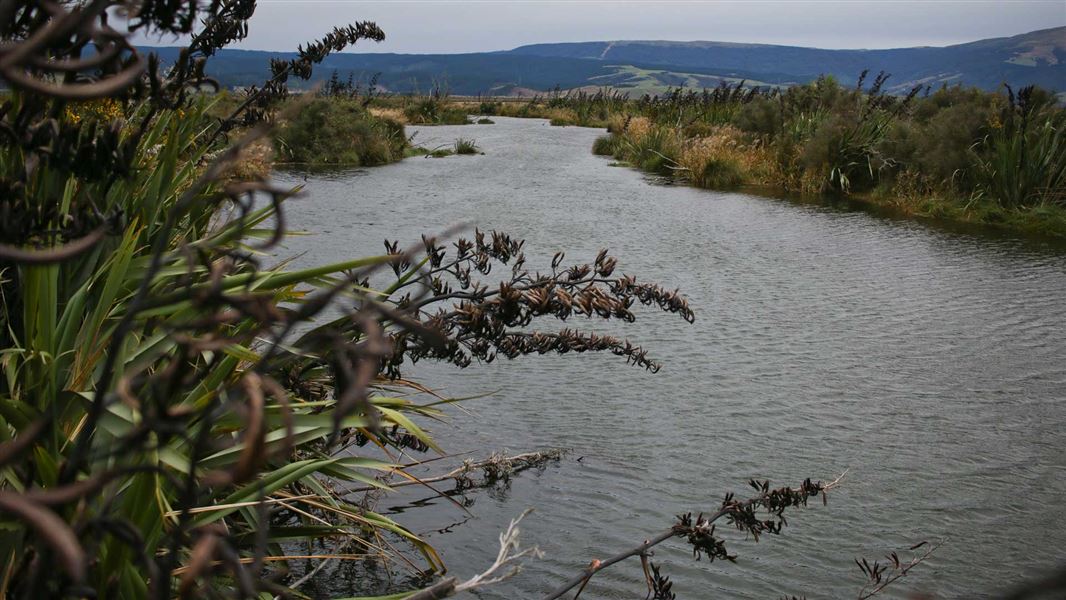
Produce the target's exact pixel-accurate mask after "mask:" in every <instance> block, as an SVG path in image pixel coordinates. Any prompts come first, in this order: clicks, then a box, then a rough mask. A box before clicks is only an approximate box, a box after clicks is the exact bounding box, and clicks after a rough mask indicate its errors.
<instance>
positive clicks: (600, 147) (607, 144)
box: [592, 135, 618, 156]
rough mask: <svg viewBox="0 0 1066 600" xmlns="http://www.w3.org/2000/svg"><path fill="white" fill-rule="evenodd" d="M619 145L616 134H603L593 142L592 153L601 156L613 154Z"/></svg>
mask: <svg viewBox="0 0 1066 600" xmlns="http://www.w3.org/2000/svg"><path fill="white" fill-rule="evenodd" d="M617 147H618V140H617V138H615V136H614V135H601V136H600V137H598V138H596V141H595V142H593V143H592V153H593V154H597V155H599V156H613V155H614V153H615V151H616V149H617Z"/></svg>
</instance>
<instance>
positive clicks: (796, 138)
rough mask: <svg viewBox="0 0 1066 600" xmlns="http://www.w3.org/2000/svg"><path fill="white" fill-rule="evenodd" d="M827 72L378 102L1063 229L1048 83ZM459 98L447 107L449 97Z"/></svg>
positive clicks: (900, 204) (1063, 162) (975, 219)
mask: <svg viewBox="0 0 1066 600" xmlns="http://www.w3.org/2000/svg"><path fill="white" fill-rule="evenodd" d="M886 79H887V77H885V76H878V77H876V78H874V79H873V81H872V82H871V83H870V85H869V86H865V87H864V86H863V85H862V83H861V82H860V85H859V86H857V87H855V88H844V87H842V86H840V85H839V84H838V83H837V82H836V81H835V80H833V79H832V78H822V79H819V80H817V81H815V82H813V83H810V84H807V85H803V86H796V87H793V88H790V89H788V90H787V91H784V92H780V91H778V90H760V89H749V88H745V87H743V86H741V85H737V86H733V87H728V86H723V87H720V88H718V89H714V90H703V91H699V92H697V91H693V90H682V89H678V90H675V91H674V92H672V93H669V94H666V95H664V96H655V97H649V96H644V97H642V98H639V99H629V98H628V97H626V96H625V95H623V94H620V93H618V92H611V91H608V90H604V91H601V92H598V93H587V92H574V93H567V94H562V93H554V94H548V95H545V96H541V97H535V98H532V99H530V100H528V101H525V102H514V101H509V102H502V101H494V100H485V101H480V102H470V101H451V100H449V99H448V98H447V97H446V96H443V97H435V98H431V99H426V100H417V99H411V98H395V97H394V98H385V99H374V100H373V102H372V105H374V106H376V107H377V108H372V109H371V110H372V111H373V110H378V111H392V112H393V113H394V114H395V113H406V112H410V111H411V107H414V106H422V105H424V104H425V103H427V102H429V103H437V104H439V105H440V106H438V107H437V109H435V110H436V112H437V113H444V112H456V111H458V112H464V113H469V114H474V115H484V116H510V117H519V118H540V119H548V120H549V122H550V123H551V124H552V125H556V126H567V125H577V126H584V127H602V128H606V129H607V130H608V132H609V135H608V136H606V137H603V138H601V139H598V140H597V141H596V143H595V144H594V145H593V152H594V153H596V154H601V155H608V156H612V157H614V158H615V159H616V160H618V161H621V162H625V163H627V164H629V165H631V166H634V167H636V168H639V169H642V170H644V171H647V172H651V173H656V174H659V175H667V176H671V177H675V178H678V179H680V180H682V181H685V182H687V183H690V184H692V185H695V186H697V187H702V188H708V189H717V190H728V189H734V188H736V187H737V186H742V185H745V186H759V187H765V188H767V189H773V190H779V191H781V192H786V193H792V194H804V195H810V196H820V197H847V198H849V199H852V200H855V201H857V202H861V203H865V204H868V205H875V206H878V207H882V208H890V209H892V210H894V211H896V212H898V213H900V214H904V215H911V216H915V217H924V218H934V219H942V220H947V221H954V222H959V223H973V224H980V225H987V226H993V227H997V228H1001V229H1005V230H1011V231H1018V232H1024V233H1033V234H1040V235H1047V236H1054V237H1066V111H1064V110H1063V109H1062V108H1060V107H1058V106H1057V105H1056V104H1055V102H1054V97H1053V96H1052V95H1051V94H1050V93H1048V92H1045V91H1043V90H1040V89H1036V88H1025V89H1022V90H1005V91H1004V92H1002V93H988V92H983V91H980V90H976V89H964V88H959V87H955V88H947V87H945V88H941V89H939V90H936V91H935V92H934V91H932V90H928V89H915V90H913V92H912V93H911V94H910V95H908V96H906V97H897V96H890V95H888V94H886V93H884V92H883V91H882V87H883V84H884V82H885V80H886ZM448 107H450V108H448Z"/></svg>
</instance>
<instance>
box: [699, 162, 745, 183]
mask: <svg viewBox="0 0 1066 600" xmlns="http://www.w3.org/2000/svg"><path fill="white" fill-rule="evenodd" d="M691 177H692V183H693V185H695V186H697V187H702V188H711V189H721V188H730V187H736V186H738V185H740V184H742V183H744V174H743V172H742V171H741V168H740V165H739V164H737V162H736V161H735V160H732V159H729V158H714V159H711V160H708V161H707V162H706V163H705V164H704V166H703V170H702V171H700V172H699V173H693V174H692V175H691Z"/></svg>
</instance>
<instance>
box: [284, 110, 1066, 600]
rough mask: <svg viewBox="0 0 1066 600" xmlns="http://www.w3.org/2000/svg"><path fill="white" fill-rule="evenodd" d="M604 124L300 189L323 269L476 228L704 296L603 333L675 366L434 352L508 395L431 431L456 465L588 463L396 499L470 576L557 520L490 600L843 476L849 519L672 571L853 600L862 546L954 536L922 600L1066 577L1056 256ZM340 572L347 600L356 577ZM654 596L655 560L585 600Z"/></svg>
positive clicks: (931, 570) (693, 578) (878, 549)
mask: <svg viewBox="0 0 1066 600" xmlns="http://www.w3.org/2000/svg"><path fill="white" fill-rule="evenodd" d="M409 131H413V129H411V130H409ZM599 134H600V132H598V131H596V130H591V129H579V128H560V127H550V126H548V125H547V123H546V122H543V121H534V120H513V119H497V124H496V125H492V126H466V127H434V128H422V129H420V130H418V137H417V138H416V141H417V142H419V143H421V144H422V145H425V146H429V147H432V146H436V145H438V144H450V143H451V142H452V141H453V140H454V139H455V138H456V137H458V136H464V137H475V138H476V139H477V142H478V144H479V145H480V146H481V147H482V148H483V149H484V151H485V155H483V156H464V157H449V158H443V159H423V158H412V159H408V160H405V161H403V162H402V163H398V164H394V165H389V166H386V167H380V168H374V169H366V170H355V171H348V172H343V173H334V174H330V175H314V176H308V177H307V178H306V181H305V178H304V176H302V175H294V174H289V175H283V176H282V177H281V179H282V181H286V182H291V183H302V184H304V185H306V191H307V198H305V199H301V200H294V201H293V202H292V204H291V205H290V207H289V217H290V220H291V223H290V225H291V226H292V227H293V228H295V229H301V230H305V231H309V232H314V235H311V236H308V237H298V238H292V239H290V240H289V241H288V242H287V243H286V245H287V249H288V250H289V251H291V252H306V253H307V254H306V255H305V256H303V257H302V258H301V259H300V260H301V261H303V262H314V263H321V262H323V261H333V260H341V259H342V258H348V257H352V256H359V255H369V254H379V253H380V252H381V250H382V240H383V239H384V238H386V237H389V238H390V239H400V240H402V241H403V243H404V244H407V243H410V242H413V241H417V240H418V236H419V235H420V234H422V233H424V232H438V231H440V230H442V229H443V228H444V227H446V226H448V225H452V224H456V223H473V224H476V225H478V226H480V227H481V228H484V229H501V230H505V231H507V232H509V233H511V234H513V235H515V236H517V237H520V238H525V239H526V240H527V247H526V251H527V255H529V257H530V261H531V262H535V263H536V264H543V262H544V261H546V260H548V259H550V257H551V256H552V254H554V253H555V252H558V251H561V250H565V251H566V252H567V256H568V258H569V259H570V260H572V261H574V262H576V261H579V260H580V261H582V262H583V261H586V260H591V259H592V258H593V257H594V256H595V254H596V252H597V251H598V250H599V249H600V248H603V247H607V248H610V249H611V251H612V253H613V254H614V255H616V256H617V257H619V260H620V267H621V269H622V270H623V271H625V272H626V273H633V274H636V275H638V276H640V277H641V278H644V279H647V280H652V281H657V282H660V283H662V284H664V285H666V286H668V287H675V286H677V287H680V288H682V290H683V291H685V292H686V293H687V294H688V296H689V298H690V300H691V303H692V305H693V307H694V308H695V309H696V311H697V320H696V322H695V324H693V325H688V324H686V323H684V322H683V321H682V320H681V319H679V318H677V317H674V316H672V315H664V314H659V313H654V312H652V311H650V310H645V311H642V312H640V313H638V321H637V323H635V324H633V325H631V326H626V327H622V328H620V329H619V328H617V327H615V326H613V325H612V326H610V327H603V326H602V324H600V323H596V322H588V325H589V326H590V327H596V328H597V329H598V330H600V331H608V332H615V333H619V332H622V333H625V334H627V335H628V336H629V337H631V338H633V339H635V340H637V341H639V342H640V343H641V344H643V345H644V346H645V347H647V348H649V349H650V350H651V352H652V354H653V355H654V356H655V357H657V358H659V359H661V360H662V361H663V362H664V363H665V368H664V369H663V370H662V371H661V372H660V373H658V374H655V375H652V374H649V373H646V372H643V371H640V370H638V369H636V368H633V367H627V366H626V365H625V363H624V361H622V360H620V359H618V358H615V357H611V356H595V355H581V356H575V355H569V356H563V357H557V356H555V357H530V358H526V359H522V360H518V361H513V362H509V361H502V362H496V363H493V364H491V365H483V366H475V367H472V368H470V369H467V370H465V371H458V370H456V369H454V368H451V367H446V366H440V365H428V366H422V365H419V368H418V369H416V370H415V371H414V372H413V373H411V374H412V375H413V376H415V377H416V378H418V379H420V380H422V381H424V382H426V383H429V384H431V385H433V386H434V387H437V388H440V389H443V390H444V391H445V392H447V393H449V394H451V395H455V396H465V395H473V394H478V393H484V392H493V394H492V396H491V397H490V398H486V399H479V400H473V401H470V402H468V403H467V404H466V408H467V409H468V410H469V411H471V412H472V413H473V415H472V416H468V415H465V414H464V413H463V412H461V411H459V410H452V411H451V413H450V414H451V415H452V417H453V418H452V419H451V421H450V422H449V423H448V424H443V425H442V424H437V425H435V426H434V427H433V432H434V434H435V435H436V436H437V437H438V439H439V440H440V441H441V442H442V443H443V445H444V446H445V448H446V450H448V451H449V452H454V453H462V452H471V453H473V454H471V455H470V456H483V455H485V454H486V453H487V452H488V451H489V450H492V449H504V448H506V449H510V450H512V451H516V452H517V451H526V450H532V449H538V448H544V447H549V446H561V447H566V448H571V449H573V454H571V455H570V456H569V457H568V458H566V459H564V460H563V461H561V462H560V463H559V464H557V465H552V466H549V467H547V468H545V469H543V470H540V471H537V472H527V473H524V474H522V475H520V476H519V477H517V478H516V479H514V480H513V481H512V483H511V484H510V485H509V486H508V487H501V488H496V489H492V490H483V491H475V492H472V493H470V494H468V495H467V497H466V498H467V499H468V500H472V501H473V502H472V504H470V505H469V507H468V510H469V514H467V513H465V512H464V511H463V510H462V509H460V508H458V507H457V506H456V505H454V504H452V503H450V502H448V501H446V500H442V499H440V498H434V497H432V496H431V495H430V494H428V493H425V492H424V491H411V490H412V488H407V490H408V491H406V492H405V493H403V494H400V495H397V496H390V497H388V498H386V499H385V500H384V501H383V503H382V504H381V505H379V508H381V509H383V510H385V509H388V510H389V511H392V512H396V511H403V512H404V514H403V515H402V516H401V517H400V518H401V520H402V521H403V522H404V523H405V524H407V525H409V526H411V527H412V528H413V529H414V530H415V531H416V532H418V533H420V534H424V535H425V536H426V537H427V538H428V539H429V540H430V541H431V542H432V543H433V544H434V545H436V546H437V548H438V549H440V550H441V552H442V554H443V556H444V559H445V561H446V562H447V563H448V565H449V567H450V569H451V573H452V574H455V575H457V576H460V577H468V576H470V575H471V574H473V573H475V572H479V571H481V570H482V569H483V568H484V567H485V566H486V565H488V564H489V563H490V562H491V560H492V558H493V557H494V555H495V553H496V548H497V541H496V538H497V535H498V533H499V532H500V531H501V530H502V529H504V528H505V527H506V524H507V522H508V520H509V519H510V518H512V517H514V516H515V515H517V514H518V513H520V512H521V511H522V510H524V509H525V508H527V507H535V509H536V512H535V513H533V514H532V515H531V516H530V517H528V519H527V521H526V522H525V527H524V528H523V534H522V539H523V542H525V543H526V544H537V545H539V546H540V547H541V549H542V550H543V551H544V552H545V557H544V558H543V559H542V560H540V561H537V562H535V563H533V564H531V565H530V566H529V567H528V568H527V569H526V570H525V571H524V572H523V573H521V574H520V575H519V576H518V577H515V578H514V579H512V580H510V581H508V582H506V583H504V584H501V585H498V586H495V587H493V588H490V589H489V590H487V591H485V592H483V593H482V596H483V597H485V598H501V599H502V598H538V597H540V596H542V595H543V594H544V592H545V591H547V590H548V589H550V588H551V587H553V586H554V585H557V584H558V583H560V582H562V581H563V580H564V579H566V578H568V577H569V576H571V575H573V574H574V573H576V572H577V571H578V570H580V568H582V567H583V566H584V565H585V564H587V563H588V562H589V561H590V560H591V559H593V558H596V557H600V558H603V557H606V556H608V555H610V554H614V553H615V552H618V551H620V550H623V549H626V548H629V547H632V546H635V545H636V544H638V543H640V542H641V541H642V540H644V539H645V538H646V537H650V536H651V535H653V534H654V533H657V532H659V531H662V530H664V529H665V528H667V527H669V525H670V524H671V523H672V522H673V519H674V515H675V514H677V513H680V512H687V511H693V512H699V511H707V510H714V509H716V508H717V506H718V504H719V502H720V499H721V495H722V494H723V493H724V492H726V491H731V490H735V491H737V492H740V493H746V490H745V488H746V481H747V480H748V479H749V478H751V477H758V478H769V479H771V480H772V481H773V482H774V483H779V484H783V483H798V482H799V481H800V480H802V479H803V478H805V477H808V476H809V477H813V478H823V479H824V478H833V477H835V476H836V475H837V474H839V473H840V472H842V471H844V470H845V469H850V471H849V474H848V477H847V480H846V482H847V483H846V485H845V486H843V487H842V488H841V489H840V490H839V491H837V493H835V494H832V495H831V496H830V502H829V505H828V507H824V508H823V507H822V506H821V505H820V503H819V504H818V505H817V506H812V507H810V508H808V509H805V510H802V511H798V512H795V513H792V514H791V515H790V516H789V522H790V524H791V525H790V526H789V527H787V528H786V530H785V532H784V534H783V535H781V536H772V537H769V538H763V539H762V540H761V541H760V542H759V543H758V544H755V543H754V542H752V541H751V540H746V539H744V538H743V537H742V536H740V535H733V532H730V531H726V532H725V534H726V535H727V539H728V543H729V548H730V550H731V551H732V552H734V553H736V554H738V555H739V558H738V560H737V564H735V565H733V564H722V563H717V562H716V563H714V564H708V563H706V561H701V562H696V561H694V560H693V559H692V556H691V553H690V551H689V549H688V547H687V546H686V545H685V544H683V543H682V542H680V541H671V542H667V543H666V544H663V545H662V546H660V547H659V548H658V550H657V551H656V555H655V559H654V560H655V561H656V562H657V563H659V564H661V565H662V566H663V570H664V572H666V573H667V574H669V575H670V577H671V578H672V579H673V580H674V581H675V585H674V591H675V592H677V594H678V597H679V598H682V599H684V600H691V599H702V598H712V597H715V598H718V597H721V598H763V599H765V598H777V597H780V596H781V595H784V594H790V595H791V594H795V595H797V596H800V595H806V596H807V597H808V598H812V599H813V598H844V597H854V595H855V592H856V591H857V589H858V588H859V587H860V586H861V576H860V574H859V571H858V570H857V569H856V568H855V565H854V563H853V562H852V559H853V558H854V557H856V556H870V557H879V556H881V555H883V554H884V553H885V552H887V551H890V550H893V549H898V548H901V547H906V546H908V545H910V544H912V543H914V542H916V541H920V540H925V539H930V540H935V539H941V538H947V540H948V541H947V543H946V544H945V545H944V546H943V547H942V548H941V549H940V550H939V551H938V552H937V553H936V555H935V557H934V558H932V559H930V561H929V562H928V563H927V565H923V566H922V567H919V568H918V569H916V570H915V571H913V572H912V575H911V576H909V577H908V578H907V582H906V583H905V584H904V585H903V586H901V587H900V590H901V591H902V590H908V591H910V590H922V591H927V592H931V593H934V594H936V595H937V596H938V597H942V598H973V597H984V596H989V595H992V594H994V593H995V592H996V591H997V590H1002V589H1004V586H1005V585H1007V584H1009V583H1010V582H1013V581H1017V580H1019V579H1020V578H1023V577H1031V576H1036V575H1039V574H1040V573H1042V572H1044V571H1045V570H1047V569H1050V568H1051V567H1053V566H1054V565H1056V564H1061V563H1063V562H1066V543H1064V542H1063V540H1064V539H1066V519H1063V518H1062V505H1063V501H1064V500H1066V400H1064V390H1066V252H1064V251H1063V249H1062V248H1055V247H1048V246H1047V245H1046V244H1041V243H1039V242H1034V241H1025V240H1018V239H1012V238H1004V237H992V236H989V235H987V234H976V233H959V232H950V231H945V230H941V229H937V228H932V227H930V226H928V225H926V224H921V223H916V222H914V221H902V220H892V219H887V218H883V217H877V216H873V215H870V214H867V213H863V212H853V211H844V210H838V209H832V208H827V207H819V206H810V205H800V204H795V203H791V202H787V201H782V200H773V199H766V198H760V197H757V196H751V195H746V194H739V193H720V192H709V191H705V190H697V189H692V188H687V187H681V186H663V185H657V184H655V183H653V182H650V181H648V180H647V179H646V178H645V177H643V176H642V175H641V174H640V173H637V172H635V171H632V170H629V169H625V168H615V167H610V166H608V165H609V161H608V160H605V159H603V158H599V157H595V156H592V155H591V154H590V153H589V148H590V147H591V144H592V142H593V140H594V139H595V137H596V136H597V135H599ZM582 323H584V322H582ZM548 325H551V326H553V327H554V325H555V324H554V323H550V324H548ZM579 457H581V460H580V461H578V460H577V459H578V458H579ZM454 462H455V461H452V463H449V465H444V464H442V465H441V468H440V469H439V470H444V469H443V467H444V466H450V464H453V463H454ZM723 529H724V528H722V527H720V528H719V531H720V532H721V531H722V530H723ZM324 585H326V586H328V587H331V588H333V590H334V591H335V592H336V591H340V592H342V593H343V592H344V591H345V590H346V589H347V587H348V586H347V585H346V583H345V581H344V571H343V570H342V571H339V572H336V573H334V574H333V575H331V576H330V577H329V578H328V581H327V582H325V584H324ZM644 590H645V588H644V584H643V582H642V574H641V569H640V563H639V562H638V561H636V560H635V559H633V560H631V561H629V562H626V563H623V564H620V565H617V566H615V567H612V568H611V569H608V570H606V571H604V572H602V573H601V574H599V575H597V576H596V578H595V579H593V581H592V583H591V584H590V585H589V587H588V589H586V590H585V592H583V593H582V595H581V597H582V598H588V599H590V600H591V599H594V598H626V599H631V598H638V597H643V595H644ZM349 591H353V590H349ZM890 597H902V594H900V593H899V592H897V596H890Z"/></svg>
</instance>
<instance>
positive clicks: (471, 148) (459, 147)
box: [453, 138, 481, 154]
mask: <svg viewBox="0 0 1066 600" xmlns="http://www.w3.org/2000/svg"><path fill="white" fill-rule="evenodd" d="M453 150H454V152H455V153H456V154H481V148H479V147H478V145H477V143H475V141H474V140H468V139H466V138H458V139H456V140H455V144H454V145H453Z"/></svg>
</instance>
